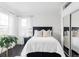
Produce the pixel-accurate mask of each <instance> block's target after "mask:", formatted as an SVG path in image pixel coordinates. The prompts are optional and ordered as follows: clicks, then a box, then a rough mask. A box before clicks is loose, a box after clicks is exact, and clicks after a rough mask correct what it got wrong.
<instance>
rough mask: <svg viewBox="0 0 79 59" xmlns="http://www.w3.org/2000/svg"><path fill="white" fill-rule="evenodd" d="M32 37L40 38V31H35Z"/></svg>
mask: <svg viewBox="0 0 79 59" xmlns="http://www.w3.org/2000/svg"><path fill="white" fill-rule="evenodd" d="M34 36H36V37H42V30H41V31H38V30H35V33H34Z"/></svg>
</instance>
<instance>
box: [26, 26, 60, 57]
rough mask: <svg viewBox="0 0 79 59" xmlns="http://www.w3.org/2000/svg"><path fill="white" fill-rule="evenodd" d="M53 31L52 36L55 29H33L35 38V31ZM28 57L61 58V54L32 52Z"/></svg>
mask: <svg viewBox="0 0 79 59" xmlns="http://www.w3.org/2000/svg"><path fill="white" fill-rule="evenodd" d="M42 29H44V30H46V31H47V30H51V31H52V35H53V29H52V27H33V36H34V31H35V30H39V31H40V30H42ZM27 57H61V55H60V54H58V53H55V52H52V53H49V52H31V53H28V54H27Z"/></svg>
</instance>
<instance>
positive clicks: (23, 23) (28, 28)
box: [19, 17, 32, 37]
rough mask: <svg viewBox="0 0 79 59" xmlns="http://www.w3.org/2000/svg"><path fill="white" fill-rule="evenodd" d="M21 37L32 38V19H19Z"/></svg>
mask: <svg viewBox="0 0 79 59" xmlns="http://www.w3.org/2000/svg"><path fill="white" fill-rule="evenodd" d="M19 35H20V36H22V37H29V36H32V23H31V17H26V18H20V19H19Z"/></svg>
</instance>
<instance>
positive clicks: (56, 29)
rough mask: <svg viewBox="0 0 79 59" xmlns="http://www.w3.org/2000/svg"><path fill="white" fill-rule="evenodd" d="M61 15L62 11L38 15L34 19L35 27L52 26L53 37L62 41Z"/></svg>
mask: <svg viewBox="0 0 79 59" xmlns="http://www.w3.org/2000/svg"><path fill="white" fill-rule="evenodd" d="M60 18H61V14H60V11H59V12H57V13H56V14H50V15H49V14H48V15H45V14H42V15H41V14H38V15H36V16H34V17H33V18H32V24H33V26H52V27H53V36H54V37H55V38H56V39H57V40H59V41H60V38H61V36H60V35H61V21H60Z"/></svg>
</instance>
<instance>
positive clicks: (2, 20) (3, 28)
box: [0, 12, 9, 35]
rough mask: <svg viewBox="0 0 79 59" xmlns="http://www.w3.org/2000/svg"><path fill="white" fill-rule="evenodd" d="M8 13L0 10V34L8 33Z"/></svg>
mask: <svg viewBox="0 0 79 59" xmlns="http://www.w3.org/2000/svg"><path fill="white" fill-rule="evenodd" d="M8 21H9V20H8V14H5V13H2V12H0V35H6V34H8V25H9V24H8Z"/></svg>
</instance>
